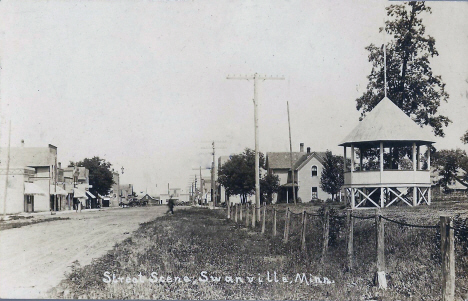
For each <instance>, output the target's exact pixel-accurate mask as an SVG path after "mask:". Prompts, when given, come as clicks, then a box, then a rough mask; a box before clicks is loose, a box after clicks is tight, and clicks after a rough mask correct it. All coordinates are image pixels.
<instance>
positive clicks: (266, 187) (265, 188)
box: [260, 174, 280, 204]
mask: <svg viewBox="0 0 468 301" xmlns="http://www.w3.org/2000/svg"><path fill="white" fill-rule="evenodd" d="M279 183H280V180H279V177H278V175H274V174H266V175H265V176H264V177H263V178H261V179H260V195H261V196H262V199H263V201H264V202H265V201H266V202H267V203H268V204H270V203H271V199H272V198H271V196H272V195H273V193H277V192H278V191H279V187H280V185H279Z"/></svg>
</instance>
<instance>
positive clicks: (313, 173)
mask: <svg viewBox="0 0 468 301" xmlns="http://www.w3.org/2000/svg"><path fill="white" fill-rule="evenodd" d="M316 176H317V166H315V165H314V166H312V177H316Z"/></svg>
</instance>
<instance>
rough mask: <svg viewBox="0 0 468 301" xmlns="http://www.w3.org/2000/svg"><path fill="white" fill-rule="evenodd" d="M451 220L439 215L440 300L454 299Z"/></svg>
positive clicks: (453, 255) (453, 257)
mask: <svg viewBox="0 0 468 301" xmlns="http://www.w3.org/2000/svg"><path fill="white" fill-rule="evenodd" d="M452 227H453V220H452V218H451V217H450V216H441V217H440V253H441V255H442V301H453V300H454V299H455V239H454V232H453V229H452Z"/></svg>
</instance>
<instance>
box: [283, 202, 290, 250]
mask: <svg viewBox="0 0 468 301" xmlns="http://www.w3.org/2000/svg"><path fill="white" fill-rule="evenodd" d="M288 236H289V208H286V216H285V218H284V242H288Z"/></svg>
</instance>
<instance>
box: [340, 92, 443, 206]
mask: <svg viewBox="0 0 468 301" xmlns="http://www.w3.org/2000/svg"><path fill="white" fill-rule="evenodd" d="M433 138H434V137H433V135H432V133H431V132H430V131H429V130H427V129H426V128H421V127H420V126H419V125H417V124H416V123H415V122H414V121H413V120H412V119H411V118H410V117H409V116H407V115H406V114H405V113H404V112H403V111H402V110H400V108H398V107H397V106H396V105H395V104H394V103H393V102H392V101H391V100H390V99H388V98H387V97H385V98H384V99H382V100H381V101H380V102H379V103H378V104H377V106H376V107H375V108H374V109H373V110H372V111H371V112H370V113H369V114H368V115H367V116H366V117H365V118H364V119H363V120H362V121H361V122H360V123H359V124H358V125H357V126H356V128H354V129H353V130H352V131H351V133H349V135H348V136H346V138H345V139H344V140H343V141H342V143H341V144H340V146H343V147H344V162H345V164H344V172H345V173H344V186H343V187H344V190H345V191H344V192H345V195H346V199H347V201H348V202H349V203H350V205H351V208H352V209H354V208H359V207H360V208H362V207H379V208H385V207H388V206H390V205H392V204H397V203H405V204H407V205H409V206H417V205H419V204H421V203H423V202H425V203H427V204H428V205H430V203H431V175H430V169H431V152H430V147H431V145H432V143H434V141H433ZM348 149H350V150H351V152H350V154H349V155H347V150H348Z"/></svg>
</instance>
